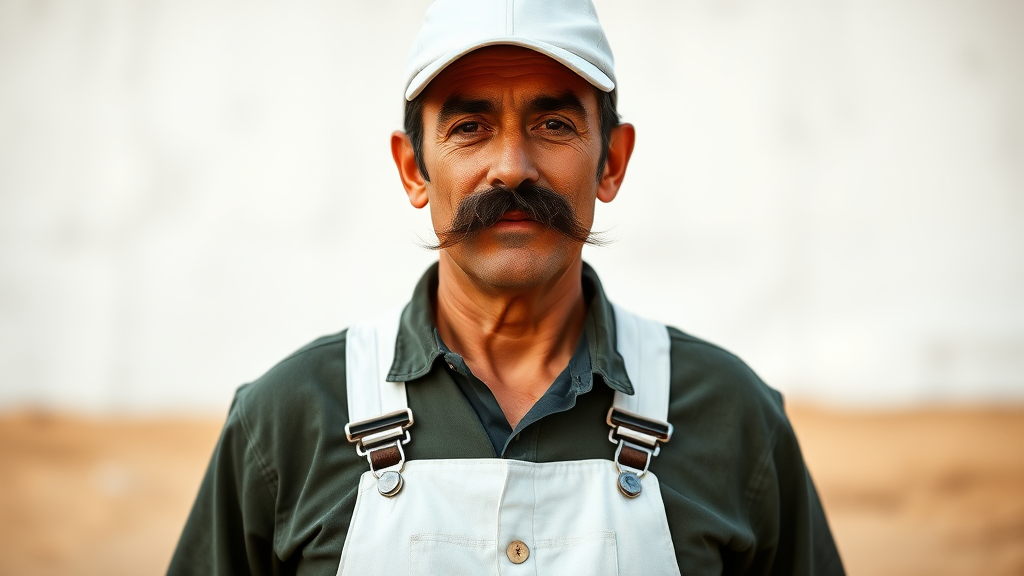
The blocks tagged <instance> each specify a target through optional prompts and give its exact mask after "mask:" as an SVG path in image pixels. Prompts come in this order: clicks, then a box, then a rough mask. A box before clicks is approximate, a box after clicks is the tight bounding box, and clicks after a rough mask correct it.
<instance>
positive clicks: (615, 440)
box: [607, 407, 673, 498]
mask: <svg viewBox="0 0 1024 576" xmlns="http://www.w3.org/2000/svg"><path fill="white" fill-rule="evenodd" d="M607 422H608V425H609V426H611V427H612V429H611V431H609V432H608V440H609V441H610V442H611V443H612V444H617V445H618V446H617V447H616V448H615V459H614V461H615V468H616V469H617V470H618V471H619V482H618V484H619V491H620V492H622V494H623V495H624V496H626V497H627V498H636V497H637V496H639V495H640V490H641V486H640V479H641V478H643V477H644V476H646V475H647V470H648V469H649V468H650V466H651V459H652V458H653V457H655V456H657V455H658V453H659V452H661V446H660V445H661V444H663V443H665V442H668V441H669V439H670V438H672V430H673V428H672V425H671V424H669V423H667V422H659V421H657V420H651V419H650V418H644V417H643V416H640V415H639V414H633V413H632V412H627V411H625V410H621V409H619V408H615V407H612V408H611V409H610V410H608V418H607ZM641 462H642V463H641Z"/></svg>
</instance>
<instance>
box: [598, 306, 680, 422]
mask: <svg viewBox="0 0 1024 576" xmlns="http://www.w3.org/2000/svg"><path fill="white" fill-rule="evenodd" d="M612 308H613V309H614V310H615V347H616V348H617V349H618V351H619V354H620V355H621V356H622V359H623V361H625V363H626V374H628V375H629V381H630V382H632V383H633V394H632V395H629V394H623V393H622V392H616V393H615V401H614V406H615V407H616V408H618V409H620V410H625V411H627V412H631V413H633V414H637V415H639V416H643V417H644V418H649V419H651V420H657V421H659V422H667V421H668V402H669V384H670V379H671V363H670V359H669V350H670V347H671V344H670V342H669V337H668V329H667V328H666V327H665V325H664V324H661V323H659V322H655V321H653V320H648V319H646V318H641V317H639V316H637V315H635V314H633V313H632V312H629V311H627V310H624V309H622V308H620V307H618V306H616V305H614V304H613V305H612Z"/></svg>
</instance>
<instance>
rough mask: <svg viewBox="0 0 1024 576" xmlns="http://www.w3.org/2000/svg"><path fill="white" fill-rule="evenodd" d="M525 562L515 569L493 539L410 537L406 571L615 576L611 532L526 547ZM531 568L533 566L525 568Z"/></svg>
mask: <svg viewBox="0 0 1024 576" xmlns="http://www.w3.org/2000/svg"><path fill="white" fill-rule="evenodd" d="M526 545H527V546H528V547H529V549H530V555H529V557H528V558H527V559H526V560H525V561H524V562H523V563H522V564H520V565H516V564H513V563H512V561H511V560H509V559H508V557H507V556H506V554H505V546H504V545H502V546H498V545H497V543H496V542H495V541H494V540H478V539H473V538H465V537H461V536H452V535H448V534H413V535H412V536H411V537H410V539H409V548H410V550H409V551H410V556H411V560H412V562H411V566H410V572H411V573H412V574H416V575H424V576H425V575H434V574H437V575H445V576H489V575H494V576H497V575H499V574H502V575H504V574H537V575H538V576H547V575H552V576H554V575H558V576H563V575H570V574H572V575H576V576H617V575H618V573H619V570H618V554H617V550H616V546H615V532H612V531H598V532H590V533H587V534H581V535H576V536H568V537H565V538H557V539H547V540H538V541H536V542H534V543H532V544H531V543H526ZM530 564H533V566H530Z"/></svg>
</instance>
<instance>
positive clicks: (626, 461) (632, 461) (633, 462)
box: [619, 444, 650, 470]
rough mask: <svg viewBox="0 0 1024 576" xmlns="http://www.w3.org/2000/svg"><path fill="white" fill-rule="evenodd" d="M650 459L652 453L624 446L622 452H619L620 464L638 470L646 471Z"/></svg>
mask: <svg viewBox="0 0 1024 576" xmlns="http://www.w3.org/2000/svg"><path fill="white" fill-rule="evenodd" d="M648 457H650V453H648V452H644V451H643V450H637V449H636V448H633V447H632V446H628V445H625V444H624V445H623V446H622V450H620V451H619V464H622V465H623V466H629V467H630V468H634V469H636V470H646V469H647V458H648Z"/></svg>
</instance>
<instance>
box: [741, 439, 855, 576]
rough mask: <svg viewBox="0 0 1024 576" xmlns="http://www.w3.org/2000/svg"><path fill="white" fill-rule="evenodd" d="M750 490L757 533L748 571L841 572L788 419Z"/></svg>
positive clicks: (791, 572)
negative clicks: (751, 563)
mask: <svg viewBox="0 0 1024 576" xmlns="http://www.w3.org/2000/svg"><path fill="white" fill-rule="evenodd" d="M752 495H753V498H754V500H753V502H752V506H751V519H752V521H753V522H754V526H753V527H754V530H755V532H756V533H757V534H758V538H757V540H758V551H757V554H756V560H755V562H754V566H753V567H752V568H753V570H752V572H753V573H757V574H806V575H823V576H824V575H828V576H832V575H842V574H844V573H845V572H844V570H843V565H842V562H841V560H840V558H839V552H838V550H837V549H836V545H835V542H834V540H833V539H832V532H831V530H830V529H829V526H828V522H827V520H826V518H825V512H824V509H823V508H822V505H821V501H820V500H819V498H818V493H817V490H815V488H814V483H813V482H812V481H811V477H810V474H809V473H808V471H807V467H806V465H805V464H804V460H803V456H802V455H801V453H800V446H799V444H798V443H797V440H796V436H795V435H794V434H793V430H792V428H791V427H790V425H789V422H788V421H783V422H782V423H781V424H780V427H779V428H778V430H777V434H776V437H775V442H774V450H773V451H772V453H771V458H770V459H768V460H767V461H766V462H765V469H764V474H763V476H761V479H760V482H759V485H758V486H757V487H756V488H755V490H754V491H753V492H752Z"/></svg>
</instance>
